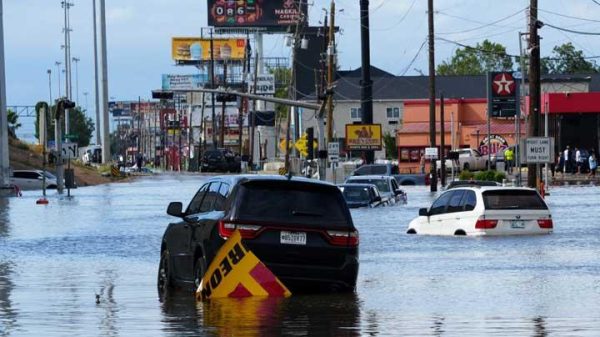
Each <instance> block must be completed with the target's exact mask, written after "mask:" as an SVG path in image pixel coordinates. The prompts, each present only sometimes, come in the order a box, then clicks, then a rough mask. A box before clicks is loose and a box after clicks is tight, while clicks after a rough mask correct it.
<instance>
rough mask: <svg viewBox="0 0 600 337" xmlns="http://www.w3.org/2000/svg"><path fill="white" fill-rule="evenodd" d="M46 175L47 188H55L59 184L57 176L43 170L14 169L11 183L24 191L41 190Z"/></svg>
mask: <svg viewBox="0 0 600 337" xmlns="http://www.w3.org/2000/svg"><path fill="white" fill-rule="evenodd" d="M44 176H45V177H46V188H47V189H55V188H56V186H57V180H56V176H55V175H53V174H52V173H50V172H48V171H42V170H14V171H12V173H11V176H10V183H11V184H14V185H17V186H18V187H19V188H20V189H21V190H24V191H26V190H41V189H43V187H44Z"/></svg>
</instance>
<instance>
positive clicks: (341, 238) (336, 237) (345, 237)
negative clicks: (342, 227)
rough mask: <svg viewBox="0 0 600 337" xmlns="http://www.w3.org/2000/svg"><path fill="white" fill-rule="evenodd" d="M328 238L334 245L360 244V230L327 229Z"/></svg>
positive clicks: (354, 245) (353, 245) (352, 245)
mask: <svg viewBox="0 0 600 337" xmlns="http://www.w3.org/2000/svg"><path fill="white" fill-rule="evenodd" d="M326 233H327V240H328V241H329V243H331V244H332V245H334V246H351V247H356V246H358V231H356V230H355V231H327V232H326Z"/></svg>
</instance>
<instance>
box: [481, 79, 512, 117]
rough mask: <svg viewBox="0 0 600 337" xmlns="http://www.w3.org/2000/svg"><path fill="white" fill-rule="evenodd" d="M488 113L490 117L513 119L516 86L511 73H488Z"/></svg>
mask: <svg viewBox="0 0 600 337" xmlns="http://www.w3.org/2000/svg"><path fill="white" fill-rule="evenodd" d="M487 81H488V83H487V85H488V90H487V92H488V111H489V112H490V116H491V117H514V116H515V115H516V114H517V109H518V108H519V107H518V105H517V103H518V100H517V89H518V84H517V82H516V80H515V78H514V77H513V75H512V73H511V72H488V76H487Z"/></svg>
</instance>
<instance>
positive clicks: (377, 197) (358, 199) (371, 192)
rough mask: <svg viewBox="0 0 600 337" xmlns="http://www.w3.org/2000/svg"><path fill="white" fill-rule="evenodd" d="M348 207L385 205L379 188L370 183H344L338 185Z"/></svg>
mask: <svg viewBox="0 0 600 337" xmlns="http://www.w3.org/2000/svg"><path fill="white" fill-rule="evenodd" d="M338 187H339V188H340V190H341V191H342V195H343V196H344V199H345V200H346V204H347V205H348V207H349V208H359V207H369V208H373V207H379V206H385V205H387V202H386V201H384V200H383V199H382V198H381V194H380V193H379V189H377V186H375V185H372V184H344V185H339V186H338Z"/></svg>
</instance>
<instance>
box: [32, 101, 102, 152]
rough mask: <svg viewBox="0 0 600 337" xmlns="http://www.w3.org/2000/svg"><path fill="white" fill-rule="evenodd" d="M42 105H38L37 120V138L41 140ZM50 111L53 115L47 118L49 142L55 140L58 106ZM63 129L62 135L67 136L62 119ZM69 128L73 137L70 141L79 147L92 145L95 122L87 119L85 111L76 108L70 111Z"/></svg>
mask: <svg viewBox="0 0 600 337" xmlns="http://www.w3.org/2000/svg"><path fill="white" fill-rule="evenodd" d="M39 106H40V103H38V105H36V118H35V137H36V138H37V139H40V133H39V118H40V116H39V114H40V109H39ZM50 110H51V111H52V113H51V114H48V116H47V118H46V125H47V137H48V140H49V141H53V140H54V124H55V122H56V120H55V119H54V116H55V114H56V106H55V105H53V106H52V107H51V108H50ZM61 127H62V129H61V130H62V134H63V135H64V134H65V125H64V119H61ZM69 127H70V134H71V135H72V136H73V137H72V138H71V139H70V140H71V141H73V142H75V143H77V145H78V146H79V147H84V146H88V145H90V140H91V139H92V134H93V132H94V130H95V126H94V122H93V121H92V119H91V118H89V117H86V115H85V110H82V108H81V107H79V106H78V107H76V108H74V109H71V110H69Z"/></svg>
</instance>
